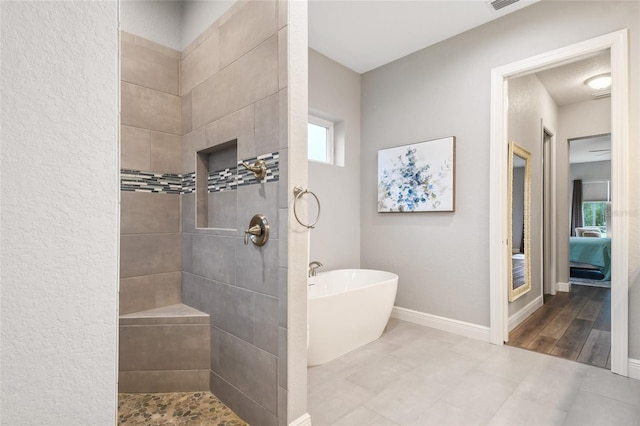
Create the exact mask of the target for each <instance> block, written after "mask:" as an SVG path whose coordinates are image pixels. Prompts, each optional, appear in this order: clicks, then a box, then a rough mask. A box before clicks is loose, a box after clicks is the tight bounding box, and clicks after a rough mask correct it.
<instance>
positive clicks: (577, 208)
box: [571, 179, 582, 237]
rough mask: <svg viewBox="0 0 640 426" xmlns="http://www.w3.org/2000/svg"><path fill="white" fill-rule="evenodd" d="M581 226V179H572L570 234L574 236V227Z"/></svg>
mask: <svg viewBox="0 0 640 426" xmlns="http://www.w3.org/2000/svg"><path fill="white" fill-rule="evenodd" d="M581 227H582V180H580V179H578V180H574V181H573V199H572V200H571V236H572V237H575V236H576V228H581Z"/></svg>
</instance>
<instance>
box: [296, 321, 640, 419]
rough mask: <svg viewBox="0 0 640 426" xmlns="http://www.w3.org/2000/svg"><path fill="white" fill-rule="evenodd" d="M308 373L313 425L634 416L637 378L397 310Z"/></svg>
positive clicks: (638, 413)
mask: <svg viewBox="0 0 640 426" xmlns="http://www.w3.org/2000/svg"><path fill="white" fill-rule="evenodd" d="M308 382H309V388H308V396H309V403H308V406H309V413H310V414H311V420H312V423H313V425H314V426H328V425H349V426H374V425H389V426H392V425H398V426H401V425H416V426H418V425H419V426H427V425H439V426H440V425H580V426H585V425H616V426H618V425H634V426H638V425H640V380H633V379H627V378H624V377H620V376H616V375H614V374H612V373H611V372H609V371H607V370H605V369H602V368H597V367H592V366H588V365H585V364H580V363H577V362H573V361H568V360H565V359H561V358H557V357H554V356H550V355H544V354H538V353H534V352H531V351H527V350H524V349H519V348H514V347H509V346H495V345H491V344H489V343H483V342H480V341H477V340H472V339H467V338H465V337H461V336H458V335H455V334H450V333H445V332H442V331H439V330H434V329H431V328H427V327H421V326H418V325H415V324H410V323H407V322H403V321H398V320H394V319H392V320H391V321H390V322H389V325H388V326H387V330H386V331H385V333H384V334H383V336H382V337H381V338H380V339H378V340H377V341H375V342H373V343H370V344H369V345H366V346H364V347H362V348H360V349H357V350H356V351H353V352H351V353H349V354H347V355H344V356H342V357H340V358H338V359H336V360H333V361H331V362H329V363H327V364H324V365H321V366H318V367H311V368H309V369H308Z"/></svg>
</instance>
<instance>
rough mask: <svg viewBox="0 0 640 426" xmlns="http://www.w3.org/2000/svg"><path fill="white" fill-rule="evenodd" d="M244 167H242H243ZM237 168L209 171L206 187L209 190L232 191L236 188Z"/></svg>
mask: <svg viewBox="0 0 640 426" xmlns="http://www.w3.org/2000/svg"><path fill="white" fill-rule="evenodd" d="M243 168H244V167H243ZM237 175H238V168H237V167H230V168H228V169H224V170H218V171H217V172H212V173H209V179H208V182H207V188H208V191H209V192H221V191H232V190H234V189H237V188H238V180H237Z"/></svg>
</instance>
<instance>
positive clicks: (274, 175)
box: [238, 152, 280, 186]
mask: <svg viewBox="0 0 640 426" xmlns="http://www.w3.org/2000/svg"><path fill="white" fill-rule="evenodd" d="M257 160H264V162H265V165H266V166H267V175H266V176H265V177H264V179H262V180H261V181H258V179H256V176H255V175H254V174H253V173H252V172H251V171H249V170H247V169H245V168H244V166H242V164H241V163H242V162H241V161H238V186H246V185H253V184H256V183H266V182H275V181H278V180H280V153H279V152H272V153H271V154H263V155H258V156H257V157H253V158H249V159H248V160H244V161H245V162H246V163H249V164H253V163H255V162H256V161H257Z"/></svg>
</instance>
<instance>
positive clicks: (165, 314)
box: [118, 303, 211, 393]
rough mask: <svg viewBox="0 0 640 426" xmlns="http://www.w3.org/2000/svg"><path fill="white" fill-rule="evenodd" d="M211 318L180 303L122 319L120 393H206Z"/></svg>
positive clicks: (121, 316)
mask: <svg viewBox="0 0 640 426" xmlns="http://www.w3.org/2000/svg"><path fill="white" fill-rule="evenodd" d="M210 333H211V331H210V321H209V314H206V313H204V312H201V311H198V310H197V309H194V308H192V307H190V306H187V305H185V304H182V303H178V304H175V305H169V306H163V307H161V308H155V309H149V310H146V311H139V312H133V313H128V314H123V315H120V344H119V355H120V356H119V359H120V365H119V377H118V379H119V380H118V382H119V383H118V389H119V392H126V393H135V392H144V393H147V392H148V393H153V392H190V391H203V390H208V389H209V368H210V361H209V352H210V339H211V337H210Z"/></svg>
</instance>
